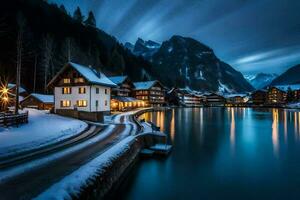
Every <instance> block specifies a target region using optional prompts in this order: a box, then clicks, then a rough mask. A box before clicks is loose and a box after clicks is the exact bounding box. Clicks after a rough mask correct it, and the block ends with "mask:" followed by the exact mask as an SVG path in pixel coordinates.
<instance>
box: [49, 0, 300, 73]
mask: <svg viewBox="0 0 300 200" xmlns="http://www.w3.org/2000/svg"><path fill="white" fill-rule="evenodd" d="M50 2H55V3H57V4H64V5H65V7H66V9H67V10H68V11H69V12H70V13H73V11H74V10H75V8H76V7H77V6H79V7H80V8H81V10H82V12H83V13H84V14H85V15H87V13H88V11H90V10H92V11H93V12H94V14H95V17H96V20H97V26H98V27H99V28H100V29H102V30H104V31H106V32H107V33H109V34H111V35H113V36H115V37H116V38H117V39H118V40H120V41H121V42H123V43H124V42H127V41H129V42H132V43H134V42H135V41H136V40H137V38H138V37H140V38H143V39H145V40H148V39H151V40H154V41H157V42H163V41H164V40H168V39H169V38H170V37H171V36H172V35H182V36H186V37H192V38H195V39H197V40H198V41H200V42H202V43H204V44H206V45H208V46H210V47H211V48H213V49H214V51H215V53H216V55H217V56H218V57H219V58H220V59H222V60H223V61H225V62H227V63H229V64H231V65H232V66H233V67H234V68H235V69H237V70H239V71H241V72H242V73H244V74H256V73H258V72H266V73H279V74H280V73H282V72H284V71H285V70H287V69H288V68H289V67H291V66H293V65H295V64H298V63H300V1H299V0H50Z"/></svg>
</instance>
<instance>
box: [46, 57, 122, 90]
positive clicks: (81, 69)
mask: <svg viewBox="0 0 300 200" xmlns="http://www.w3.org/2000/svg"><path fill="white" fill-rule="evenodd" d="M69 66H70V67H72V68H73V69H75V70H76V71H77V72H78V73H80V74H81V75H82V76H83V77H84V78H85V79H86V80H87V81H88V82H90V83H92V84H95V85H103V86H108V87H116V86H117V85H116V84H114V83H113V82H112V81H111V80H110V79H109V78H107V77H106V76H105V75H104V74H103V73H101V72H98V71H96V70H95V69H93V68H92V67H88V66H84V65H80V64H77V63H73V62H69V63H68V64H66V65H65V66H64V67H63V68H62V69H61V70H60V72H58V73H57V74H56V76H55V77H54V78H53V79H52V80H51V81H50V82H49V84H48V85H50V84H51V83H53V82H54V81H55V80H56V79H57V78H58V77H59V75H60V74H61V73H63V72H64V71H65V69H66V68H67V67H69Z"/></svg>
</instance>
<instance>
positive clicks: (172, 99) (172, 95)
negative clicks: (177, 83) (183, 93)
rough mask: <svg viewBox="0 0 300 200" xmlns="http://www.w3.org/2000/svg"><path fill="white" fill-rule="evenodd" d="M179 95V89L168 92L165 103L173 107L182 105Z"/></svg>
mask: <svg viewBox="0 0 300 200" xmlns="http://www.w3.org/2000/svg"><path fill="white" fill-rule="evenodd" d="M179 93H180V90H179V89H178V88H172V89H170V90H169V91H168V92H166V95H165V101H166V102H167V103H168V105H171V106H179V105H180V99H179Z"/></svg>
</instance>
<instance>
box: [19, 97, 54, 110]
mask: <svg viewBox="0 0 300 200" xmlns="http://www.w3.org/2000/svg"><path fill="white" fill-rule="evenodd" d="M20 104H21V106H22V107H23V108H24V107H26V108H36V109H39V110H51V109H52V108H53V107H54V96H53V95H45V94H37V93H32V94H30V95H29V96H27V97H25V99H23V100H22V101H21V103H20Z"/></svg>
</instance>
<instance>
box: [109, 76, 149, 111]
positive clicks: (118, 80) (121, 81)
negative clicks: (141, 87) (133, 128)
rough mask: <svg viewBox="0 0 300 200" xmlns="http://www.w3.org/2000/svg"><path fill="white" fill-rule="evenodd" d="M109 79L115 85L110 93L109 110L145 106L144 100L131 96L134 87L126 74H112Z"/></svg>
mask: <svg viewBox="0 0 300 200" xmlns="http://www.w3.org/2000/svg"><path fill="white" fill-rule="evenodd" d="M109 79H110V80H111V81H112V82H113V83H114V84H116V85H117V87H116V88H113V89H112V93H111V103H110V105H111V110H113V111H126V110H131V109H135V108H139V107H143V106H145V103H144V101H142V100H139V99H136V98H134V97H132V94H133V90H134V88H135V87H134V84H133V83H132V82H131V80H130V79H129V78H128V76H113V77H109Z"/></svg>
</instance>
